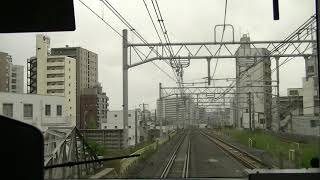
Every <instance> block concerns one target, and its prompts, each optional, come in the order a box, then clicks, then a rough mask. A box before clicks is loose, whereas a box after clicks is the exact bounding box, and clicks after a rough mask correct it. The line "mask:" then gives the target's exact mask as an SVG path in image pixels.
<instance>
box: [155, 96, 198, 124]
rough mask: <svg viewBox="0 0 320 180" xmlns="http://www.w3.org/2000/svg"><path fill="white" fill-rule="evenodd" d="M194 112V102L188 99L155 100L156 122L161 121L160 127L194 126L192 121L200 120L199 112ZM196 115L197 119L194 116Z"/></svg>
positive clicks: (178, 97)
mask: <svg viewBox="0 0 320 180" xmlns="http://www.w3.org/2000/svg"><path fill="white" fill-rule="evenodd" d="M196 110H197V109H196V108H195V105H194V102H193V101H192V99H191V98H188V97H182V98H181V97H180V96H177V97H172V98H165V99H162V100H161V101H160V100H159V99H158V100H157V120H162V125H175V126H178V127H185V126H187V125H189V124H195V122H194V120H195V119H198V118H200V115H199V114H200V113H199V112H200V111H199V112H198V113H195V112H196ZM198 110H199V109H198ZM196 114H197V115H198V117H196V116H195V115H196ZM199 121H201V119H200V120H199ZM197 123H199V122H197Z"/></svg>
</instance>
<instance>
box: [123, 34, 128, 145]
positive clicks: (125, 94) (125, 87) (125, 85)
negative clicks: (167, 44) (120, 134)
mask: <svg viewBox="0 0 320 180" xmlns="http://www.w3.org/2000/svg"><path fill="white" fill-rule="evenodd" d="M122 34H123V39H122V83H123V84H122V88H123V91H122V93H123V94H122V97H123V99H122V101H123V103H122V108H123V110H122V111H123V126H124V130H125V134H126V135H125V137H127V133H128V132H127V130H128V69H129V68H128V31H127V30H126V29H124V30H123V31H122ZM125 144H127V140H126V141H125ZM125 146H126V145H125Z"/></svg>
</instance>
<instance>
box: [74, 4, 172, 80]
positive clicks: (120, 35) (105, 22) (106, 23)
mask: <svg viewBox="0 0 320 180" xmlns="http://www.w3.org/2000/svg"><path fill="white" fill-rule="evenodd" d="M79 2H80V3H81V4H82V5H83V6H85V7H86V8H87V9H88V10H90V12H91V13H93V14H94V15H95V16H96V17H98V18H99V19H100V20H101V21H102V22H103V23H104V24H105V25H107V26H108V27H109V28H111V30H112V31H113V32H114V33H116V34H117V35H118V36H119V37H121V38H123V36H122V34H121V33H120V32H119V31H117V30H116V29H115V28H114V27H113V26H112V25H111V24H110V23H108V22H107V21H106V20H104V18H103V17H101V16H100V15H99V14H98V13H96V12H95V11H94V10H93V9H92V8H90V7H89V6H88V5H87V4H86V3H84V2H83V1H82V0H79ZM101 2H103V0H101ZM115 11H116V10H115ZM116 12H117V11H116ZM121 17H122V16H121ZM122 18H123V17H122ZM122 22H123V21H122ZM124 22H127V21H124ZM127 23H128V22H127ZM132 28H133V27H132ZM135 32H136V31H135ZM137 37H138V38H139V36H137ZM139 39H140V38H139ZM143 40H144V39H143V38H142V39H141V41H143ZM152 64H154V65H155V66H156V67H157V68H158V69H159V70H160V71H161V72H163V73H164V74H165V75H166V76H168V78H170V79H171V80H173V81H176V80H175V79H174V78H173V77H172V76H170V75H169V74H168V73H167V72H166V71H165V70H163V69H162V68H161V67H159V66H158V65H157V64H155V63H154V62H152Z"/></svg>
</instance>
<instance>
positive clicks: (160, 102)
mask: <svg viewBox="0 0 320 180" xmlns="http://www.w3.org/2000/svg"><path fill="white" fill-rule="evenodd" d="M161 87H162V84H161V83H159V110H160V114H159V115H160V119H159V120H160V138H161V137H162V114H163V110H162V108H163V107H162V91H161ZM156 111H157V110H156ZM164 114H165V113H164ZM155 116H156V117H157V112H156V115H155Z"/></svg>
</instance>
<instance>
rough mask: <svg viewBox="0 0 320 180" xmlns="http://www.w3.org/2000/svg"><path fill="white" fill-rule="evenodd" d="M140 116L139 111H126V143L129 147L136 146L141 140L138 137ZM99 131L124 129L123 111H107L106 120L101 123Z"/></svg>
mask: <svg viewBox="0 0 320 180" xmlns="http://www.w3.org/2000/svg"><path fill="white" fill-rule="evenodd" d="M140 124H141V116H140V111H139V110H129V111H128V134H127V142H128V145H129V146H134V145H137V144H139V143H140V142H141V140H143V138H142V137H141V136H140V131H141V130H140ZM101 129H125V127H124V122H123V111H122V110H119V111H109V112H108V114H107V119H106V120H103V121H102V123H101Z"/></svg>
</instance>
